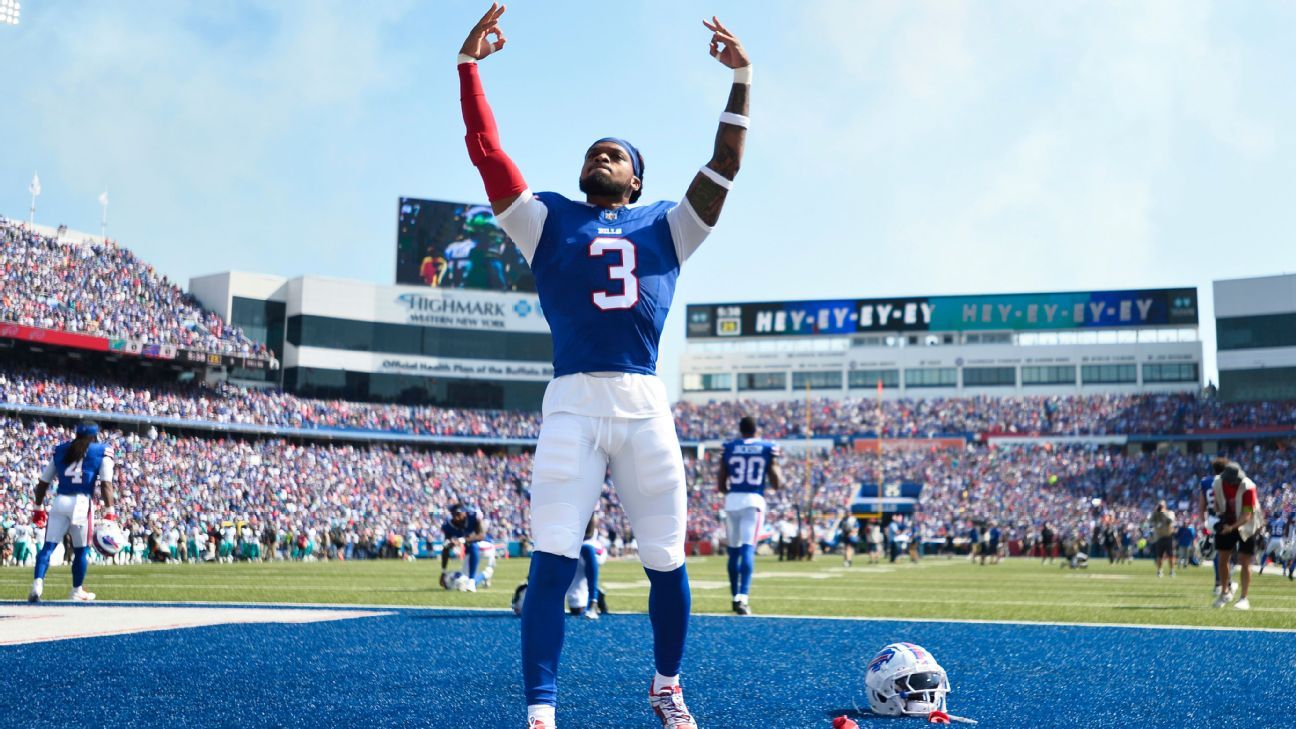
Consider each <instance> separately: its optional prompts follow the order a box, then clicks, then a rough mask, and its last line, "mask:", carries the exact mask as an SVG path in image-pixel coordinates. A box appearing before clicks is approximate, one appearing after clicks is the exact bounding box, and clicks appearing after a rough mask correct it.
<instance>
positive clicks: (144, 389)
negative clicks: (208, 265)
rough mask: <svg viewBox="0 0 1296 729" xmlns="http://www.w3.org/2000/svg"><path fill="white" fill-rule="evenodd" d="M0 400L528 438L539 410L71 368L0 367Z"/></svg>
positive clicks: (295, 424)
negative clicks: (336, 396) (126, 376)
mask: <svg viewBox="0 0 1296 729" xmlns="http://www.w3.org/2000/svg"><path fill="white" fill-rule="evenodd" d="M0 402H9V403H15V404H21V405H35V406H39V407H47V408H58V409H64V410H90V411H94V412H99V413H112V414H119V415H149V416H154V417H159V418H182V419H185V420H201V421H208V422H211V423H240V424H251V425H265V426H276V427H290V428H326V429H337V430H371V431H381V432H388V433H399V434H411V435H459V436H478V437H504V438H508V437H520V438H533V437H535V435H536V434H537V433H538V432H539V430H540V416H539V414H538V413H529V412H505V411H500V410H468V409H462V408H439V407H431V406H410V405H387V404H372V403H357V402H348V401H344V400H312V399H308V398H301V397H296V396H294V395H290V394H288V393H285V392H281V391H279V390H275V389H251V388H242V387H237V386H234V385H229V384H225V383H221V384H216V385H206V384H201V383H180V382H173V383H166V384H158V383H157V381H156V380H150V381H149V382H148V384H143V383H139V384H134V383H129V382H127V381H125V380H122V379H120V378H112V377H97V376H91V375H86V374H80V373H77V372H72V371H63V372H59V373H53V372H49V371H46V370H41V369H31V368H25V367H19V366H16V365H9V366H0Z"/></svg>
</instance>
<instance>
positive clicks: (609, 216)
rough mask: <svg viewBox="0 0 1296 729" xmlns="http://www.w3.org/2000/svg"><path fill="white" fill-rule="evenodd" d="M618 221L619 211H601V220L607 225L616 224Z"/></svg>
mask: <svg viewBox="0 0 1296 729" xmlns="http://www.w3.org/2000/svg"><path fill="white" fill-rule="evenodd" d="M616 219H617V211H616V209H615V208H614V209H610V210H609V209H606V208H604V209H602V210H599V220H602V221H603V222H605V223H615V222H616Z"/></svg>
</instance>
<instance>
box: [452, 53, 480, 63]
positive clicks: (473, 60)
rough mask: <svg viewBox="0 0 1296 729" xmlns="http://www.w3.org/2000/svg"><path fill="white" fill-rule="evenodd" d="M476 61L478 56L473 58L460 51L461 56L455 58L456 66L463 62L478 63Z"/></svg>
mask: <svg viewBox="0 0 1296 729" xmlns="http://www.w3.org/2000/svg"><path fill="white" fill-rule="evenodd" d="M476 62H477V59H476V58H473V57H472V56H470V55H468V54H467V53H460V54H459V58H457V59H455V65H456V66H458V65H459V64H461V63H476Z"/></svg>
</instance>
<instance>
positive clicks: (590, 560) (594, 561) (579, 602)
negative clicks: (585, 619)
mask: <svg viewBox="0 0 1296 729" xmlns="http://www.w3.org/2000/svg"><path fill="white" fill-rule="evenodd" d="M607 558H608V551H607V546H606V545H604V544H603V540H602V539H599V538H598V537H590V538H589V539H586V540H585V541H584V543H582V544H581V550H580V566H579V568H578V569H577V570H576V576H575V577H573V578H572V581H571V585H569V586H568V587H567V607H568V608H569V609H571V610H585V609H586V608H588V607H590V606H591V605H593V604H594V603H595V602H596V601H597V600H598V574H599V567H602V566H603V563H604V562H607ZM591 588H593V589H591Z"/></svg>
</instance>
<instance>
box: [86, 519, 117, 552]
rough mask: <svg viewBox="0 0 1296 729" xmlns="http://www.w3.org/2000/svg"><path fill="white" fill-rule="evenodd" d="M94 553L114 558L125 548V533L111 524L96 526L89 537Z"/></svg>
mask: <svg viewBox="0 0 1296 729" xmlns="http://www.w3.org/2000/svg"><path fill="white" fill-rule="evenodd" d="M91 541H92V542H93V543H94V548H95V551H96V552H98V553H99V554H102V555H103V556H105V557H112V556H115V555H116V554H117V553H118V552H120V551H122V548H123V547H125V546H126V533H125V532H123V531H122V528H121V527H119V526H117V525H116V524H114V523H112V522H110V521H109V522H105V523H104V524H103V525H96V526H95V530H94V534H93V535H92V537H91Z"/></svg>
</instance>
